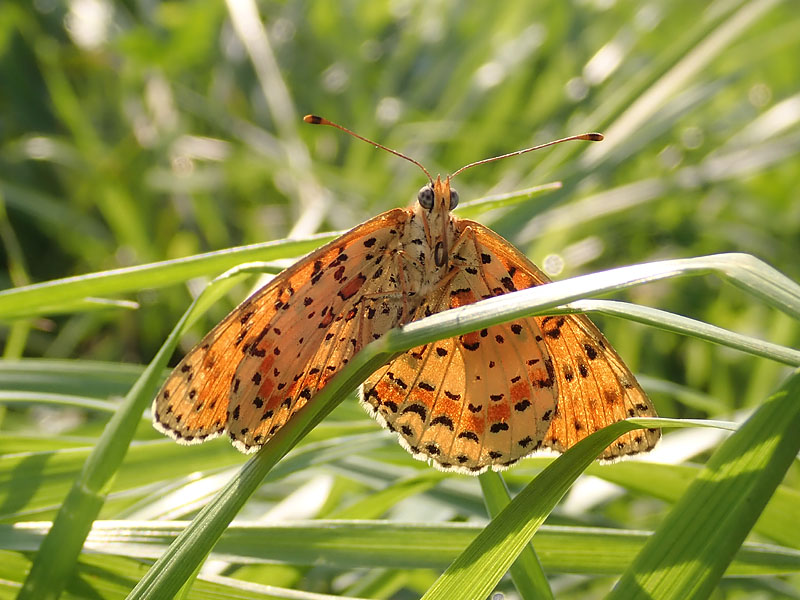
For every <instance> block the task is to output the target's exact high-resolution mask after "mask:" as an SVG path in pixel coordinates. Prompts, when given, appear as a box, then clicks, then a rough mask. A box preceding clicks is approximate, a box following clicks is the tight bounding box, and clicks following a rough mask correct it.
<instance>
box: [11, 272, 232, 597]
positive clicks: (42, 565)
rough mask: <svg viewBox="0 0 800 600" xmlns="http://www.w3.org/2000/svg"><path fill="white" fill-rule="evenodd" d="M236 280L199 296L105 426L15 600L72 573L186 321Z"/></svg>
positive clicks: (55, 586)
mask: <svg viewBox="0 0 800 600" xmlns="http://www.w3.org/2000/svg"><path fill="white" fill-rule="evenodd" d="M240 277H241V275H240V273H239V270H238V269H233V270H232V271H230V272H228V273H226V274H224V275H222V276H221V277H220V278H219V279H218V280H216V282H215V285H210V286H209V287H208V288H206V289H207V290H208V293H204V294H202V295H201V296H200V297H199V298H198V299H197V300H196V301H195V302H194V303H192V305H191V306H190V307H189V309H188V310H187V312H186V313H185V314H184V315H183V317H181V320H180V321H179V322H178V324H177V325H176V326H175V328H174V329H173V331H172V332H171V333H170V335H169V337H168V338H167V340H166V341H165V342H164V344H163V346H162V347H161V349H160V350H159V351H158V354H157V355H156V357H155V358H154V359H153V361H152V362H151V363H150V364H149V365H148V367H147V368H146V369H145V370H144V372H143V373H142V375H141V377H139V379H138V380H137V381H136V383H135V384H134V385H133V387H132V388H131V390H130V392H128V395H127V396H126V398H125V401H124V402H123V403H122V405H121V406H120V407H119V409H118V410H117V412H116V413H115V414H114V416H113V417H111V420H109V422H108V423H107V424H106V426H105V428H104V430H103V434H102V436H101V437H100V440H99V441H98V443H97V445H96V446H95V447H94V448H93V449H92V452H91V454H90V455H89V456H88V458H87V459H86V462H85V463H84V466H83V469H82V470H81V473H80V475H79V476H78V478H77V479H76V480H75V481H74V482H73V484H72V487H71V489H70V491H69V493H68V494H67V497H66V499H65V500H64V504H63V505H62V506H61V509H60V510H59V511H58V515H57V517H56V520H55V521H54V523H53V528H52V529H51V530H50V532H49V533H48V535H47V537H46V538H45V540H44V542H43V543H42V546H41V548H40V550H39V552H38V553H37V555H36V557H35V558H34V561H33V565H32V566H31V570H30V572H29V573H28V576H27V578H26V580H25V584H24V585H23V587H22V589H21V590H20V593H19V596H18V598H19V600H34V599H35V600H46V599H49V598H53V599H55V598H57V597H58V596H59V595H60V594H61V592H62V590H63V589H64V586H65V585H66V583H67V581H68V578H69V577H70V575H71V574H72V572H73V571H74V569H75V565H76V564H77V560H78V555H79V554H80V551H81V548H82V547H83V544H84V541H85V540H86V536H87V535H88V533H89V531H90V529H91V526H92V522H93V521H94V520H95V519H96V518H97V515H98V514H99V513H100V509H101V508H102V506H103V503H104V502H105V499H106V494H107V493H108V488H109V486H110V484H111V481H112V479H113V478H114V476H115V475H116V473H117V470H118V469H119V466H120V464H121V463H122V460H123V458H125V454H126V453H127V451H128V447H129V445H130V442H131V440H132V439H133V435H134V433H135V431H136V427H137V426H138V424H139V421H140V419H141V414H142V413H143V412H144V409H145V407H146V406H147V405H148V404H149V403H150V402H151V401H152V398H153V395H154V394H155V392H156V388H157V387H158V384H159V383H160V381H161V377H162V372H163V370H164V367H165V366H166V364H167V361H168V360H169V357H170V356H171V355H172V352H173V351H174V349H175V346H176V345H177V343H178V338H179V336H180V334H181V333H182V331H183V329H184V327H185V326H186V324H187V322H188V321H190V320H191V319H192V318H193V317H194V316H196V314H197V312H198V310H197V309H198V307H203V306H207V305H208V304H209V303H210V301H213V300H214V299H217V298H218V297H219V296H220V295H221V294H222V293H223V292H224V291H225V290H227V289H229V288H230V286H231V285H233V283H235V282H236V281H237V280H238V279H239V278H240Z"/></svg>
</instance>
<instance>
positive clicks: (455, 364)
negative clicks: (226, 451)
mask: <svg viewBox="0 0 800 600" xmlns="http://www.w3.org/2000/svg"><path fill="white" fill-rule="evenodd" d="M305 120H306V122H309V123H313V124H322V125H329V126H332V127H336V128H338V129H341V130H343V131H345V132H347V133H349V134H351V135H353V136H355V137H357V138H359V139H362V140H364V141H367V142H369V143H371V144H373V145H375V146H377V147H380V148H383V149H385V150H387V151H389V152H391V153H393V154H396V155H398V156H401V157H402V158H405V159H407V160H409V161H411V162H413V163H414V164H416V165H417V166H419V167H420V168H421V169H422V170H423V171H424V172H425V174H426V175H427V176H428V180H429V182H428V184H426V185H425V186H423V187H422V189H420V190H419V193H418V194H417V200H416V202H415V203H414V204H413V206H411V207H410V208H404V209H403V208H395V209H393V210H389V211H388V212H385V213H383V214H380V215H378V216H377V217H374V218H373V219H370V220H368V221H366V222H364V223H362V224H361V225H358V226H356V227H355V228H353V229H352V230H350V231H349V232H347V233H345V234H344V235H342V236H341V237H339V238H337V239H335V240H333V241H332V242H330V243H328V244H326V245H325V246H322V247H321V248H319V249H317V250H315V251H314V252H312V253H310V254H309V255H308V256H306V257H305V258H303V259H301V260H300V261H298V262H297V263H295V264H294V265H293V266H292V267H290V268H288V269H286V270H285V271H283V272H282V273H281V274H280V275H278V276H277V277H275V278H274V279H272V281H270V282H269V283H268V284H267V285H265V286H264V287H262V288H261V289H260V290H258V291H257V292H255V293H254V294H253V295H252V296H250V297H249V298H247V299H246V300H245V301H244V302H242V303H241V304H240V305H239V306H238V307H236V308H235V309H234V310H233V311H232V312H231V313H230V314H229V315H228V316H227V317H225V319H223V320H222V322H220V323H219V324H218V325H217V326H216V327H214V328H213V329H212V330H211V332H209V333H208V334H207V335H206V336H205V337H204V338H203V340H202V341H201V342H200V343H199V344H198V345H197V346H196V347H195V348H194V349H192V350H191V351H190V352H189V353H188V354H187V355H186V356H185V357H184V358H183V360H181V361H180V363H179V364H178V365H177V366H176V367H175V369H174V370H173V371H172V373H171V374H170V375H169V377H168V378H167V380H166V382H165V383H164V385H163V387H162V388H161V390H160V391H159V393H158V395H157V396H156V398H155V400H154V401H153V410H152V412H153V423H154V426H155V428H156V429H158V430H159V431H161V432H163V433H165V434H166V435H168V436H170V437H172V438H174V439H175V440H177V441H178V442H180V443H182V444H196V443H200V442H203V441H206V440H209V439H212V438H214V437H217V436H219V435H222V434H224V433H226V432H227V434H228V435H229V436H230V439H231V440H232V442H233V445H234V446H235V447H236V448H237V449H238V450H240V451H242V452H245V453H250V452H254V451H256V450H258V449H259V448H260V447H261V446H262V445H264V444H265V443H267V442H268V441H269V439H270V438H271V437H272V436H273V435H275V433H276V432H277V431H278V430H279V429H280V428H281V427H283V426H284V425H285V424H286V423H287V422H288V421H289V420H290V419H291V418H292V415H294V414H295V413H296V412H297V411H298V410H299V409H300V408H302V407H303V406H304V405H305V404H306V403H307V402H311V401H313V399H314V396H315V394H316V393H317V392H318V391H319V390H321V389H322V388H323V387H324V386H325V385H326V384H327V383H328V382H329V381H330V380H331V379H332V378H333V377H334V376H335V375H336V374H337V373H338V372H339V371H340V370H341V369H342V368H343V367H344V366H345V365H347V363H348V362H349V361H350V360H351V359H352V357H353V356H354V355H355V354H356V353H357V352H358V351H359V350H360V349H361V348H363V347H364V346H365V345H367V344H368V343H370V342H371V341H373V340H375V339H378V338H380V337H381V336H382V335H384V334H385V333H386V332H387V331H389V330H390V329H392V328H394V327H398V326H400V325H403V324H405V323H409V322H410V321H414V320H417V319H421V318H423V317H425V316H428V315H431V314H434V313H438V312H441V311H444V310H448V309H450V308H455V307H458V306H464V305H468V304H472V303H474V302H477V301H479V300H481V299H484V298H490V297H493V296H498V295H501V294H506V293H509V292H513V291H515V290H521V289H525V288H530V287H534V286H537V285H543V284H546V283H548V282H549V281H550V279H548V277H547V276H546V275H545V274H544V273H543V272H542V271H541V270H539V268H537V267H536V266H535V265H534V264H533V263H532V262H531V261H530V260H529V259H528V258H527V257H526V256H525V255H524V254H522V253H521V252H520V251H519V250H517V249H516V248H514V246H512V245H511V244H510V243H509V242H507V241H506V240H505V239H503V238H502V237H501V236H499V235H498V234H496V233H494V232H493V231H491V230H490V229H488V228H487V227H484V226H483V225H481V224H480V223H477V222H475V221H470V220H466V219H461V218H458V217H456V216H454V215H453V214H452V213H451V211H452V210H453V209H454V208H455V207H456V205H457V204H458V193H457V192H456V190H455V189H453V188H452V187H451V186H450V181H451V179H452V178H453V177H454V176H455V175H457V174H458V173H460V172H461V171H463V170H464V169H466V168H469V167H472V166H475V165H477V164H483V163H485V162H489V161H492V160H497V159H499V158H505V157H507V156H513V155H516V154H521V153H523V152H528V151H530V150H533V149H537V148H540V147H543V146H547V145H551V144H553V143H557V142H550V143H549V144H544V145H542V146H537V147H534V148H527V149H525V150H520V151H517V152H513V153H510V154H507V155H503V156H501V157H494V158H491V159H485V160H483V161H478V162H476V163H471V164H470V165H467V166H466V167H462V168H461V169H459V170H458V171H456V172H455V173H453V175H450V176H448V177H446V178H445V179H442V178H441V177H437V178H436V180H434V179H433V178H432V177H431V175H430V173H429V172H428V171H427V170H426V169H425V167H423V166H422V165H421V164H420V163H418V162H417V161H415V160H414V159H411V158H409V157H406V156H405V155H403V154H400V153H399V152H396V151H394V150H391V149H389V148H386V147H385V146H381V145H380V144H377V143H375V142H372V141H370V140H367V139H366V138H363V137H361V136H359V135H358V134H355V133H353V132H351V131H350V130H348V129H345V128H344V127H342V126H340V125H337V124H335V123H333V122H331V121H328V120H327V119H323V118H321V117H316V116H313V115H308V116H307V117H305ZM570 139H585V140H598V139H602V136H600V135H599V134H583V135H581V136H573V137H572V138H565V140H558V141H566V140H570ZM359 395H360V401H361V403H362V405H363V406H364V407H365V408H366V410H367V412H368V413H369V414H370V415H372V416H373V417H374V418H375V419H376V420H377V421H378V422H379V423H380V424H381V425H382V426H383V427H385V428H386V429H388V430H389V431H392V432H394V433H395V434H396V435H397V437H398V438H399V441H400V443H401V445H402V446H403V447H404V448H405V449H406V450H408V451H409V452H410V453H411V454H412V455H413V456H414V457H415V458H417V459H420V460H426V461H428V462H430V463H431V464H432V465H433V466H435V467H437V468H439V469H441V470H445V471H457V472H461V473H468V474H479V473H482V472H484V471H486V470H487V469H489V468H491V469H494V470H500V469H504V468H507V467H508V466H510V465H512V464H514V463H515V462H517V461H518V460H519V459H521V458H523V457H525V456H528V455H530V454H532V453H534V452H536V451H538V450H552V451H555V452H563V451H565V450H566V449H568V448H570V447H571V446H573V445H574V444H575V443H577V442H578V441H580V440H581V439H583V438H585V437H586V436H588V435H589V434H591V433H593V432H594V431H597V430H598V429H601V428H603V427H605V426H606V425H609V424H610V423H614V422H616V421H620V420H622V419H625V418H628V417H654V416H656V413H655V410H654V408H653V405H652V403H651V402H650V400H649V399H648V398H647V395H646V394H645V392H644V391H643V390H642V388H641V386H640V385H639V384H638V382H637V381H636V379H635V378H634V376H633V374H632V373H631V372H630V370H629V369H628V368H627V367H626V366H625V364H624V363H623V362H622V359H621V358H620V357H619V355H618V354H617V353H616V352H615V351H614V349H613V348H612V347H611V346H610V344H609V343H608V341H606V339H605V338H604V337H603V335H602V334H601V333H600V331H599V330H598V329H597V327H596V326H595V325H594V324H593V323H592V322H591V321H590V320H589V318H588V317H586V316H585V315H580V314H576V315H560V316H545V317H527V318H520V319H516V320H514V321H512V322H509V323H504V324H501V325H493V326H491V327H487V328H484V329H481V330H479V331H475V332H472V333H467V334H464V335H460V336H458V337H454V338H450V339H445V340H441V341H438V342H435V343H430V344H426V345H424V346H421V347H418V348H414V349H412V350H409V351H408V352H406V353H404V354H402V355H400V356H398V357H397V358H395V359H394V360H392V361H391V362H389V363H388V364H386V365H385V366H383V367H381V368H380V369H378V370H377V371H375V372H374V373H373V374H372V375H371V376H370V377H369V378H368V379H367V380H366V381H365V382H364V383H363V384H362V386H361V388H360V391H359ZM659 437H660V430H658V429H644V430H635V431H632V432H629V433H626V434H624V435H622V436H620V437H619V438H618V439H617V440H616V441H615V442H614V443H613V444H611V445H610V446H609V447H608V448H606V449H605V451H604V452H603V454H602V455H601V457H600V458H601V459H615V458H617V457H621V456H624V455H629V454H635V453H638V452H643V451H647V450H649V449H650V448H652V447H653V446H654V445H655V443H656V442H657V441H658V439H659Z"/></svg>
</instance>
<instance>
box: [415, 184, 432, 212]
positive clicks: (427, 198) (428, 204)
mask: <svg viewBox="0 0 800 600" xmlns="http://www.w3.org/2000/svg"><path fill="white" fill-rule="evenodd" d="M417 201H418V202H419V203H420V206H422V208H427V209H431V208H433V189H432V188H431V186H429V185H426V186H424V187H422V188H420V190H419V193H418V194H417Z"/></svg>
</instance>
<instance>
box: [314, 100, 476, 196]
mask: <svg viewBox="0 0 800 600" xmlns="http://www.w3.org/2000/svg"><path fill="white" fill-rule="evenodd" d="M303 121H305V122H306V123H311V124H312V125H328V126H330V127H335V128H336V129H341V130H342V131H344V132H345V133H349V134H350V135H352V136H353V137H355V138H358V139H360V140H362V141H365V142H367V143H368V144H372V145H373V146H375V147H376V148H381V149H383V150H386V151H387V152H391V153H392V154H394V155H395V156H399V157H400V158H405V159H406V160H407V161H408V162H412V163H414V164H415V165H417V166H418V167H419V168H420V169H422V171H423V172H424V173H425V175H427V177H428V180H429V181H430V182H431V184H433V177H431V174H430V173H428V169H426V168H425V167H423V166H422V165H421V164H420V163H419V162H417V161H416V160H414V159H413V158H411V157H410V156H406V155H405V154H402V153H400V152H398V151H397V150H392V149H391V148H387V147H386V146H384V145H382V144H379V143H378V142H373V141H372V140H368V139H367V138H365V137H363V136H360V135H358V134H357V133H355V132H354V131H350V130H349V129H347V128H346V127H342V126H341V125H339V124H337V123H334V122H333V121H329V120H328V119H325V118H323V117H318V116H317V115H306V116H305V117H303ZM470 166H471V165H470Z"/></svg>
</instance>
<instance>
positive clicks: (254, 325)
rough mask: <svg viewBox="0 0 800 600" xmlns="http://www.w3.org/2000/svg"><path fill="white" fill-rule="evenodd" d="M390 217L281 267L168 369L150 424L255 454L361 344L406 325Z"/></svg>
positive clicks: (395, 213)
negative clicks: (227, 440) (225, 439)
mask: <svg viewBox="0 0 800 600" xmlns="http://www.w3.org/2000/svg"><path fill="white" fill-rule="evenodd" d="M408 216H409V213H408V211H407V210H403V209H395V210H392V211H389V212H387V213H384V214H382V215H380V216H378V217H376V218H374V219H371V220H370V221H367V222H366V223H363V224H361V225H359V226H358V227H356V228H355V229H353V230H351V231H350V232H348V233H346V234H345V235H344V236H342V237H340V238H338V239H336V240H334V241H333V242H331V243H329V244H327V245H326V246H323V247H322V248H320V249H318V250H317V251H315V252H313V253H312V254H310V255H309V256H307V257H306V258H304V259H303V260H301V261H299V262H298V263H296V264H295V265H294V266H292V267H291V268H289V269H287V270H286V271H284V272H283V273H281V274H280V275H279V276H277V277H276V278H275V279H273V280H272V281H271V282H270V283H269V284H267V285H266V286H265V287H264V288H262V289H261V290H259V291H258V292H256V293H255V294H253V295H252V296H251V297H250V298H248V299H247V300H245V301H244V302H243V303H242V304H241V305H239V306H238V307H237V308H236V309H234V311H233V312H231V314H230V315H228V316H227V317H226V318H225V319H224V320H223V321H222V322H221V323H220V324H219V325H217V326H216V327H215V328H214V329H213V330H212V331H211V332H210V333H209V334H208V335H207V336H206V337H205V338H204V339H203V341H202V342H201V343H200V344H199V345H198V346H197V347H195V348H194V349H193V350H192V351H191V352H190V353H189V354H187V355H186V357H184V359H183V360H182V361H181V362H180V363H179V364H178V366H177V367H176V368H175V369H174V370H173V372H172V374H171V375H170V377H169V378H168V379H167V381H166V382H165V384H164V386H163V387H162V389H161V391H160V392H159V394H158V396H157V397H156V399H155V401H154V403H153V415H154V423H155V424H156V427H157V428H158V429H160V430H161V431H163V432H165V433H167V434H168V435H170V436H172V437H173V438H175V439H177V440H178V441H180V442H182V443H197V442H201V441H204V440H205V439H209V438H210V437H214V436H217V435H219V434H220V433H222V432H223V431H226V430H227V431H228V433H229V435H230V437H231V438H232V440H233V442H234V445H236V447H237V448H239V449H240V450H242V451H245V452H247V451H252V450H255V449H257V448H258V447H260V445H262V444H263V443H264V442H266V441H267V440H268V439H269V438H270V437H271V436H272V435H274V434H275V432H276V431H277V430H278V429H279V428H280V427H281V426H283V424H284V423H286V421H287V420H288V419H289V417H290V416H291V415H292V414H294V413H295V412H296V411H297V410H299V409H300V408H301V407H302V406H303V405H304V404H305V403H306V402H307V401H308V400H309V399H310V398H311V397H312V396H313V395H314V394H315V393H316V392H317V391H318V390H319V389H321V388H322V387H323V386H324V385H325V384H326V383H327V382H328V381H329V380H330V379H331V378H332V377H333V375H334V374H336V373H337V372H338V371H339V370H340V369H341V368H342V367H343V366H344V365H346V364H347V362H348V361H349V359H350V358H351V357H352V356H353V354H355V352H357V351H358V350H360V349H361V347H362V346H363V345H365V344H366V343H368V342H369V341H371V340H372V339H374V338H375V337H376V336H380V335H382V334H383V333H385V332H386V331H388V330H389V329H391V328H392V327H394V326H395V325H397V324H398V323H399V322H400V320H402V319H403V318H404V310H405V307H404V304H403V302H402V297H403V294H402V290H403V285H404V281H405V280H404V274H403V273H402V272H401V271H402V266H401V263H400V261H398V260H397V250H398V248H397V244H398V242H397V240H398V238H399V232H400V231H402V228H403V227H404V226H405V222H406V220H407V218H408Z"/></svg>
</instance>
